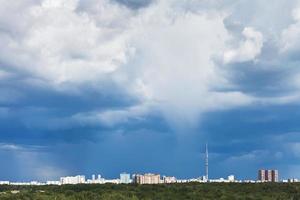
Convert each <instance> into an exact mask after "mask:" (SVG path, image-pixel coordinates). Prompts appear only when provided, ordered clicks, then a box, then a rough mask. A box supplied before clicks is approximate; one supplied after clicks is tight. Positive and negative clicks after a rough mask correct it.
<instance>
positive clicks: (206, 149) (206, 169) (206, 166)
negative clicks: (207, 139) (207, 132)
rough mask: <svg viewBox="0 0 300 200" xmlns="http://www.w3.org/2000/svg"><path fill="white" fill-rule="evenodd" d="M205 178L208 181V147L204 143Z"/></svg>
mask: <svg viewBox="0 0 300 200" xmlns="http://www.w3.org/2000/svg"><path fill="white" fill-rule="evenodd" d="M205 178H206V181H208V147H207V143H206V145H205Z"/></svg>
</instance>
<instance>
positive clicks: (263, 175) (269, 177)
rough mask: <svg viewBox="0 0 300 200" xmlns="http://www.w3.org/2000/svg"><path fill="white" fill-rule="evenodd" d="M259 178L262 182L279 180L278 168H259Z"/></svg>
mask: <svg viewBox="0 0 300 200" xmlns="http://www.w3.org/2000/svg"><path fill="white" fill-rule="evenodd" d="M258 180H259V181H261V182H278V180H279V179H278V170H269V169H260V170H258Z"/></svg>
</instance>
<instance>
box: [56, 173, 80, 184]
mask: <svg viewBox="0 0 300 200" xmlns="http://www.w3.org/2000/svg"><path fill="white" fill-rule="evenodd" d="M60 183H61V184H62V185H64V184H83V183H85V176H81V175H78V176H67V177H61V178H60Z"/></svg>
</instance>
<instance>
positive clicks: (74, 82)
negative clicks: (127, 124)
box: [0, 0, 298, 126]
mask: <svg viewBox="0 0 300 200" xmlns="http://www.w3.org/2000/svg"><path fill="white" fill-rule="evenodd" d="M0 1H1V0H0ZM210 2H211V3H210V4H209V5H208V6H207V7H206V6H204V4H205V5H206V4H207V3H206V1H205V2H204V3H199V1H176V0H167V1H154V2H153V3H152V4H150V5H149V6H147V7H144V8H143V9H141V10H131V9H129V8H127V7H125V6H120V5H119V4H118V3H113V2H112V1H109V0H99V1H98V0H97V1H96V0H89V1H78V0H66V1H63V0H41V1H37V0H36V1H35V0H27V1H24V2H23V3H20V2H14V3H7V1H3V0H2V1H1V6H0V9H1V12H0V25H1V27H3V28H2V29H3V30H4V31H0V38H1V40H0V47H1V50H0V60H1V63H5V64H6V65H7V66H9V67H12V68H14V70H16V69H17V70H19V71H22V72H24V74H27V75H28V74H29V76H30V77H29V78H27V79H26V80H27V81H29V82H30V83H32V84H43V85H49V86H50V87H54V88H56V89H59V90H66V91H68V90H72V92H73V91H76V90H80V88H79V87H78V86H79V85H80V84H86V83H87V84H93V86H95V85H99V90H101V88H102V87H101V85H102V84H103V82H104V81H106V80H109V81H113V82H114V84H117V85H118V86H119V87H120V88H122V89H123V90H125V91H127V92H128V93H129V94H130V95H133V96H134V97H137V98H139V99H140V104H141V106H143V105H145V104H151V105H154V106H155V109H158V110H160V111H162V112H163V113H164V115H165V116H166V118H167V119H170V121H174V120H175V121H182V123H186V122H187V123H188V122H191V124H193V123H194V122H196V121H197V119H198V117H199V115H201V114H202V113H203V112H208V111H214V110H223V109H228V108H234V107H237V106H245V105H250V104H252V103H261V102H269V103H272V101H273V102H282V103H285V102H286V103H289V102H290V101H291V100H290V99H294V96H297V95H291V96H289V97H282V98H281V97H279V98H275V99H273V100H271V99H266V98H265V99H264V98H260V97H253V96H251V95H249V94H247V93H245V92H244V91H243V90H241V89H239V87H236V86H235V85H234V84H233V83H232V80H231V78H232V77H231V76H232V74H231V71H230V70H231V69H230V68H228V67H226V66H223V64H224V63H225V64H228V63H239V62H245V61H253V60H254V61H255V60H256V59H257V57H258V56H260V55H261V53H262V48H263V45H264V40H265V39H270V35H269V34H265V32H267V31H265V30H264V29H263V28H262V29H263V30H261V29H260V28H261V27H262V26H260V25H259V23H258V21H255V20H254V21H255V23H254V22H253V21H251V20H249V24H248V21H247V19H244V18H242V19H241V20H240V21H238V24H239V26H240V28H241V30H239V31H238V32H239V33H240V32H242V36H243V39H242V40H241V38H240V37H239V33H236V32H235V33H233V32H234V31H236V30H230V31H229V30H228V27H226V26H225V25H224V20H225V19H229V18H230V17H231V16H234V17H232V18H233V19H235V20H236V19H237V18H238V17H237V16H239V14H236V15H234V14H235V13H238V11H237V10H236V9H234V6H236V7H237V8H239V7H244V6H245V5H246V3H245V4H243V3H238V4H232V1H226V2H227V3H228V6H227V5H225V3H222V2H221V1H213V2H212V1H210ZM241 5H243V6H241ZM251 5H252V7H259V5H260V3H259V2H258V1H255V3H253V4H251ZM263 5H264V4H263ZM278 5H281V2H280V3H279V4H278ZM198 8H199V9H198ZM18 11H19V12H18ZM232 12H235V13H232ZM11 13H19V18H22V20H18V19H17V18H16V17H15V16H13V15H11ZM297 16H298V14H297V12H296V11H294V18H295V20H297V19H298V17H297ZM266 19H269V17H265V18H264V20H266ZM243 20H244V21H243ZM285 20H286V19H285ZM8 21H9V23H7V22H8ZM284 22H285V21H284ZM281 23H283V22H281ZM281 23H280V25H278V27H281V26H282V25H281ZM291 26H293V25H291ZM276 27H277V26H276ZM290 28H291V27H290ZM290 28H288V29H287V30H286V31H285V32H287V33H285V32H283V35H289V34H291V33H288V32H290V31H289V29H290ZM291 29H292V28H291ZM278 30H279V28H278V29H276V31H277V32H280V31H278ZM277 32H276V34H274V35H277ZM292 32H293V31H292ZM265 35H267V37H266V38H265ZM296 35H297V31H296V32H295V36H293V37H292V36H289V37H287V38H292V39H293V38H294V37H296ZM274 37H275V36H274ZM286 41H287V42H283V44H284V45H283V46H284V48H287V47H288V46H289V45H288V44H290V42H288V40H286ZM229 43H230V44H233V45H229ZM285 46H287V47H285ZM288 48H289V47H288ZM262 59H263V58H262ZM220 60H221V62H220ZM222 61H223V62H222ZM2 74H3V73H2ZM2 77H7V74H3V75H2ZM0 79H1V72H0ZM35 79H41V81H40V80H39V81H35ZM24 83H28V82H26V81H25V82H24ZM65 83H67V84H68V87H65V85H64V84H65ZM103 85H105V84H103ZM70 88H71V89H70ZM74 88H75V89H74ZM79 93H80V92H79ZM0 100H1V98H0ZM145 112H150V111H149V110H147V111H145ZM91 113H93V112H91ZM95 113H96V114H92V115H97V113H98V112H97V111H95ZM128 113H132V111H131V108H125V109H121V111H115V110H112V111H106V113H101V117H102V118H103V119H102V121H105V120H106V119H109V120H111V121H112V122H111V124H114V121H124V120H125V121H126V119H128V117H127V116H128V115H131V114H128ZM78 115H80V114H78ZM139 115H144V113H143V114H139ZM103 116H105V117H103ZM116 116H118V117H116ZM98 117H99V116H98ZM101 117H100V118H101ZM66 121H68V120H66ZM65 123H66V124H65V126H68V123H69V122H65ZM106 123H107V124H108V122H106Z"/></svg>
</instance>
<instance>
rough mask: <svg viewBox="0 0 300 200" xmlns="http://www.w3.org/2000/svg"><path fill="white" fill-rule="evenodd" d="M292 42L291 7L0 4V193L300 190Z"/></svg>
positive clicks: (297, 28)
mask: <svg viewBox="0 0 300 200" xmlns="http://www.w3.org/2000/svg"><path fill="white" fill-rule="evenodd" d="M299 35H300V2H299V0H289V1H286V0H277V1H275V2H272V3H270V1H268V0H245V1H236V0H223V1H220V0H184V1H182V0H21V1H8V0H0V163H1V165H0V180H12V181H14V180H15V181H18V180H24V181H29V180H40V181H44V180H57V179H58V178H60V177H63V176H66V175H76V174H94V173H95V172H99V173H100V174H101V175H102V176H103V177H107V178H110V177H114V176H116V174H119V173H120V172H123V171H126V172H128V173H130V174H133V173H136V172H139V173H142V174H144V173H149V172H151V173H159V174H166V175H170V176H175V177H177V178H178V179H184V178H187V179H188V178H194V177H200V176H205V175H206V176H208V178H210V179H214V178H219V177H225V178H226V177H227V176H228V175H230V174H234V175H235V176H236V177H238V178H239V179H242V180H246V179H252V180H253V179H256V178H257V170H259V169H277V170H278V171H279V172H280V176H282V177H285V178H286V179H288V178H300V158H299V155H300V154H299V153H300V123H299V119H300V118H299V115H300V114H299V113H300V105H299V102H300V81H299V80H300V68H299V64H300V60H299V56H298V55H299V52H300V37H299ZM206 143H207V144H208V148H209V149H208V150H209V160H208V159H207V161H209V162H207V165H208V164H209V169H208V167H207V168H206V167H205V165H206V164H205V159H206V158H205V144H206ZM206 169H207V171H208V172H207V173H206Z"/></svg>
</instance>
